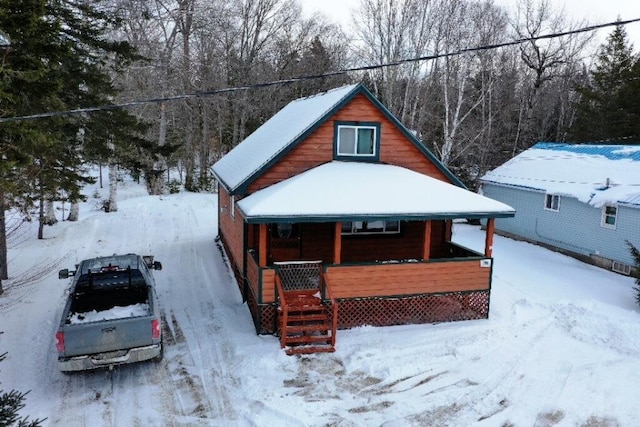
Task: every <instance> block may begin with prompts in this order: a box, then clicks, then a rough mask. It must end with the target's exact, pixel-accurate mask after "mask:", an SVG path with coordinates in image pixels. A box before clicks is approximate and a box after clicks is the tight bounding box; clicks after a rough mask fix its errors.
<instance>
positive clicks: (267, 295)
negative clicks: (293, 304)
mask: <svg viewBox="0 0 640 427" xmlns="http://www.w3.org/2000/svg"><path fill="white" fill-rule="evenodd" d="M260 273H261V274H262V301H260V303H261V304H270V303H273V302H276V271H275V270H273V269H270V268H263V269H262V270H261V271H260Z"/></svg>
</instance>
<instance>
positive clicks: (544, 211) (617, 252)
mask: <svg viewBox="0 0 640 427" xmlns="http://www.w3.org/2000/svg"><path fill="white" fill-rule="evenodd" d="M481 185H482V187H481V188H482V193H483V194H484V195H485V196H487V197H490V198H493V199H495V200H498V201H501V202H503V203H506V204H508V205H510V206H513V207H514V208H515V209H516V212H517V213H516V215H515V217H513V218H500V219H497V220H496V225H495V226H496V230H497V231H499V232H501V233H502V234H506V235H509V236H512V237H516V238H521V239H524V240H528V241H531V242H534V243H538V244H542V245H544V246H547V247H551V248H553V249H556V250H559V251H561V252H565V253H567V254H569V255H572V256H575V257H577V258H580V259H583V260H585V261H588V262H592V263H594V264H596V265H600V266H601V267H604V268H611V269H613V270H615V271H618V272H621V273H624V274H629V271H630V267H631V266H632V265H633V258H632V256H631V253H630V251H629V246H628V243H627V242H631V243H632V244H633V245H634V246H636V247H640V145H638V146H634V145H586V144H583V145H571V144H558V143H548V142H540V143H537V144H536V145H534V146H533V147H532V148H530V149H528V150H526V151H524V152H522V153H520V154H519V155H518V156H516V157H514V158H513V159H511V160H509V161H508V162H506V163H505V164H503V165H502V166H499V167H498V168H496V169H494V170H492V171H490V172H488V173H487V174H485V175H484V176H483V177H482V178H481Z"/></svg>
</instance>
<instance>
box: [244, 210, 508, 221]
mask: <svg viewBox="0 0 640 427" xmlns="http://www.w3.org/2000/svg"><path fill="white" fill-rule="evenodd" d="M515 214H516V213H515V211H514V212H500V213H496V212H472V213H465V212H450V213H442V214H393V215H376V214H371V215H342V216H341V215H335V214H327V215H320V214H318V215H298V216H296V215H264V216H253V217H247V216H246V215H245V214H244V212H243V216H244V217H245V220H246V222H247V223H248V224H275V223H309V222H314V223H318V222H346V221H424V220H442V219H459V218H466V219H486V218H511V217H513V216H515Z"/></svg>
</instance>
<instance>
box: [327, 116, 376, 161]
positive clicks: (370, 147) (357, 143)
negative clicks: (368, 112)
mask: <svg viewBox="0 0 640 427" xmlns="http://www.w3.org/2000/svg"><path fill="white" fill-rule="evenodd" d="M379 133H380V125H379V124H377V123H366V124H360V123H358V124H350V123H349V124H347V123H341V124H337V125H336V131H335V157H336V158H340V157H343V158H344V157H350V158H354V157H355V158H374V159H375V158H377V157H378V146H379V143H380V141H379V138H380V136H379Z"/></svg>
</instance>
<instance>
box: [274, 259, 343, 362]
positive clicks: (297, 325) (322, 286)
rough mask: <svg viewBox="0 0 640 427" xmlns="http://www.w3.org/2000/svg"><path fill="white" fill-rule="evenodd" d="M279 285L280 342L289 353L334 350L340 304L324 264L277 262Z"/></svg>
mask: <svg viewBox="0 0 640 427" xmlns="http://www.w3.org/2000/svg"><path fill="white" fill-rule="evenodd" d="M276 289H277V290H278V333H279V335H280V346H281V347H282V348H285V349H286V350H285V351H286V353H287V354H288V355H293V354H310V353H320V352H333V351H335V344H336V329H337V324H338V305H337V303H336V302H335V300H333V298H331V297H330V294H329V289H328V288H327V285H326V283H325V282H324V280H323V273H322V264H321V263H320V262H295V263H278V264H276ZM323 293H324V296H325V298H324V299H323V298H322V296H323Z"/></svg>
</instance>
